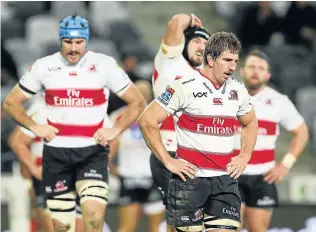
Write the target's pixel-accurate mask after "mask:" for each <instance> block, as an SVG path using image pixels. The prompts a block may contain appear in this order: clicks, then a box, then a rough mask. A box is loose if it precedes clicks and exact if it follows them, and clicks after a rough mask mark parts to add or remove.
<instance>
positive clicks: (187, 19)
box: [163, 14, 202, 52]
mask: <svg viewBox="0 0 316 232" xmlns="http://www.w3.org/2000/svg"><path fill="white" fill-rule="evenodd" d="M190 26H200V27H202V23H201V20H200V19H199V18H198V17H196V16H195V15H193V14H176V15H174V16H173V17H172V18H171V20H170V21H169V22H168V25H167V30H166V33H165V36H164V38H163V43H164V45H166V46H170V47H175V46H178V45H180V44H184V42H185V38H184V31H185V30H186V29H187V28H188V27H190ZM181 52H182V50H181Z"/></svg>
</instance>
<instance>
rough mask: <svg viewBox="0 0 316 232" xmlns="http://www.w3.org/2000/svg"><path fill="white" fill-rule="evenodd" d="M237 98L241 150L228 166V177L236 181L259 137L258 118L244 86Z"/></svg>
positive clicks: (241, 87)
mask: <svg viewBox="0 0 316 232" xmlns="http://www.w3.org/2000/svg"><path fill="white" fill-rule="evenodd" d="M237 98H238V104H239V109H238V112H237V119H238V121H239V122H240V124H241V126H242V128H241V141H240V144H241V148H240V153H239V155H238V156H235V157H233V158H232V159H231V162H230V163H229V164H227V173H228V175H230V176H231V177H234V178H236V179H237V178H238V177H239V176H240V175H241V173H242V172H243V171H244V170H245V168H246V165H247V163H248V162H249V160H250V158H251V154H252V152H253V149H254V147H255V145H256V141H257V135H258V121H257V117H256V114H255V111H254V110H253V107H252V105H251V104H250V101H249V96H248V91H247V89H246V87H245V86H244V85H243V84H241V85H240V86H239V90H238V91H237Z"/></svg>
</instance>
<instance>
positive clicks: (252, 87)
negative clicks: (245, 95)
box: [243, 79, 265, 91]
mask: <svg viewBox="0 0 316 232" xmlns="http://www.w3.org/2000/svg"><path fill="white" fill-rule="evenodd" d="M243 83H244V84H245V86H246V88H247V89H248V90H251V91H255V90H258V89H260V88H261V87H262V86H263V85H264V84H265V82H264V81H263V82H257V83H252V82H250V81H249V80H247V79H243Z"/></svg>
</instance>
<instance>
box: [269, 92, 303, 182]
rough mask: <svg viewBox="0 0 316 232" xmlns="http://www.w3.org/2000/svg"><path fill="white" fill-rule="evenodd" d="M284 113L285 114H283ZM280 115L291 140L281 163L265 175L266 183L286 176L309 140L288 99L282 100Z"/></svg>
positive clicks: (297, 114)
mask: <svg viewBox="0 0 316 232" xmlns="http://www.w3.org/2000/svg"><path fill="white" fill-rule="evenodd" d="M284 112H286V114H284ZM280 115H281V120H280V124H281V125H282V126H283V127H284V128H285V129H287V130H288V131H290V132H291V134H292V140H291V144H290V148H289V150H288V152H287V153H286V154H285V156H284V157H283V159H282V161H281V163H280V164H278V165H276V166H275V167H274V168H272V169H270V170H269V171H268V172H267V173H266V174H265V179H264V180H265V181H267V182H268V183H273V182H275V181H280V180H282V179H283V178H284V177H285V176H286V175H287V174H288V172H289V171H290V169H291V168H292V166H293V165H294V163H295V162H296V160H297V159H298V158H299V157H300V155H301V154H302V153H303V151H304V149H305V147H306V144H307V142H308V139H309V133H308V129H307V126H306V124H305V122H304V119H303V117H302V116H301V115H300V113H299V112H298V111H297V109H296V107H295V106H294V104H293V103H292V102H291V101H290V100H289V99H288V97H284V98H283V99H282V102H281V104H280Z"/></svg>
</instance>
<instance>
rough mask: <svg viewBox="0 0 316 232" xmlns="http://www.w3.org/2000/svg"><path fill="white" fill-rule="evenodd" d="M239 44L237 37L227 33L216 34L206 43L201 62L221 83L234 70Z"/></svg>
mask: <svg viewBox="0 0 316 232" xmlns="http://www.w3.org/2000/svg"><path fill="white" fill-rule="evenodd" d="M240 49H241V44H240V41H239V39H238V38H237V36H236V35H235V34H233V33H228V32H216V33H214V34H212V35H211V37H210V39H209V40H208V41H207V44H206V47H205V51H204V56H203V59H204V60H203V62H204V67H206V68H208V69H211V72H212V75H213V76H214V78H215V79H216V80H217V81H218V82H219V83H223V82H225V80H227V79H228V78H230V77H231V76H232V74H233V73H234V71H235V70H236V66H237V61H238V59H239V52H240Z"/></svg>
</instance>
